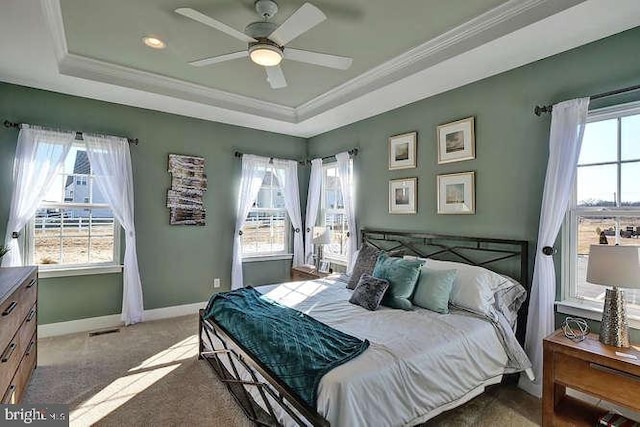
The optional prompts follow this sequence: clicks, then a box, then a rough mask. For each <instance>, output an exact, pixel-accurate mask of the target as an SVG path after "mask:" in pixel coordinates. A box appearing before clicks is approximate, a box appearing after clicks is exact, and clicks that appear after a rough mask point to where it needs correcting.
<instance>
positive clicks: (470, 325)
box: [199, 230, 528, 426]
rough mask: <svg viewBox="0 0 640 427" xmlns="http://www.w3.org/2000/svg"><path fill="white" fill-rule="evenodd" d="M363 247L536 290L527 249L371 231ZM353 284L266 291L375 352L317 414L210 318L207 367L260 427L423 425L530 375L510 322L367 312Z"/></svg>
mask: <svg viewBox="0 0 640 427" xmlns="http://www.w3.org/2000/svg"><path fill="white" fill-rule="evenodd" d="M362 241H363V244H366V245H372V246H375V247H377V248H380V249H383V250H385V251H386V252H388V253H391V254H394V255H396V256H398V255H401V256H410V257H420V258H425V259H428V260H434V259H439V260H440V261H433V262H442V263H443V264H446V263H447V261H454V262H464V263H465V264H467V265H473V266H484V267H491V270H493V271H497V272H499V273H501V274H506V275H508V276H509V277H512V278H514V279H516V280H517V281H518V282H520V284H522V285H524V286H525V287H526V285H527V277H528V252H527V242H526V241H516V240H505V239H494V238H489V239H481V238H476V237H458V236H442V235H434V234H425V233H405V232H394V231H388V230H363V231H362ZM430 262H431V261H430ZM344 280H345V276H344V275H342V276H340V275H334V276H329V277H326V278H323V279H318V280H314V281H306V282H290V283H283V284H279V285H270V286H261V287H258V288H257V290H258V291H259V292H260V293H262V294H264V295H266V296H267V297H268V298H270V299H271V300H274V301H277V302H278V303H280V304H282V305H284V306H288V307H292V308H295V309H296V310H298V311H301V312H303V313H306V314H308V315H310V316H311V317H312V318H314V319H317V320H319V321H320V322H322V323H324V324H326V325H329V326H330V327H332V328H335V329H336V330H338V331H341V332H344V333H346V334H349V335H351V336H354V337H358V338H361V339H366V340H368V341H369V342H370V346H369V348H367V350H365V351H364V352H363V353H362V354H360V355H359V356H358V357H356V358H354V359H353V360H350V361H348V362H346V363H344V364H342V365H340V366H338V367H336V368H334V369H332V370H331V371H329V372H328V373H327V374H325V375H324V376H323V377H322V379H321V380H320V383H319V385H318V390H317V402H316V405H315V406H313V405H310V404H308V403H305V401H303V400H302V399H300V397H299V395H298V394H296V393H295V391H293V390H292V389H291V388H290V387H289V386H288V385H287V384H286V383H285V382H284V381H282V380H281V379H280V378H278V377H277V376H276V375H274V374H273V371H271V370H270V369H269V368H268V367H266V366H265V365H264V364H263V363H261V361H260V360H256V358H255V357H254V356H253V354H252V353H251V352H249V351H247V350H246V349H245V347H244V346H243V345H242V343H240V342H238V340H237V339H236V338H234V337H233V336H232V334H230V333H229V332H228V331H227V330H226V329H225V328H224V327H222V326H221V325H220V324H217V322H216V321H215V320H214V319H206V320H205V319H204V313H201V317H200V350H199V354H200V358H202V359H204V360H206V361H207V362H208V363H209V365H210V366H211V367H212V369H213V370H214V371H215V372H216V373H217V375H218V376H219V378H220V379H221V380H222V381H223V382H224V383H225V384H226V385H227V387H228V388H229V390H230V391H231V393H232V394H233V396H234V397H235V398H236V400H237V402H238V403H239V404H240V406H241V407H242V409H243V410H244V412H245V414H246V415H247V416H248V418H250V419H251V420H252V421H254V422H255V423H256V424H257V425H286V426H289V425H316V426H326V425H332V426H360V425H361V426H367V425H381V426H383V425H384V426H386V425H394V426H395V425H416V424H419V423H422V422H424V421H426V420H428V419H430V418H432V417H434V416H436V415H438V414H439V413H441V412H443V411H446V410H449V409H452V408H454V407H456V406H458V405H461V404H463V403H465V402H467V401H468V400H470V399H472V398H473V397H475V396H477V395H478V394H480V393H482V392H483V391H484V389H485V387H486V386H488V385H491V384H497V383H499V382H501V381H502V380H503V377H504V375H505V374H510V373H515V372H518V371H522V370H525V369H527V362H528V359H526V356H523V355H524V352H523V351H522V348H521V347H520V346H519V345H518V343H517V341H516V337H515V334H514V331H513V330H512V329H511V327H505V322H504V320H505V319H501V320H502V322H496V321H490V320H489V319H487V318H486V316H484V315H481V314H480V313H477V312H473V311H470V310H466V309H463V308H456V307H452V310H451V312H450V314H447V315H442V314H439V313H435V312H432V311H430V310H426V309H422V308H416V309H415V310H413V311H403V310H397V309H391V308H387V307H381V308H380V309H378V310H376V311H367V310H364V309H362V308H361V307H359V306H357V305H353V304H351V303H349V302H348V300H349V297H350V295H351V293H352V292H353V291H351V290H349V289H347V288H346V283H345V282H344ZM526 305H527V304H526V303H525V304H523V307H524V308H526ZM523 319H526V313H523V312H520V313H518V316H517V318H515V317H514V318H513V319H512V320H513V322H517V323H518V326H517V328H515V330H516V333H517V334H518V335H520V336H522V333H523V332H524V323H523V322H524V320H523ZM513 322H512V323H511V324H512V325H513ZM500 323H502V325H500ZM506 323H509V322H508V321H507V322H506ZM501 326H502V327H501ZM505 329H508V330H507V331H505ZM514 354H515V355H514ZM514 359H515V360H514Z"/></svg>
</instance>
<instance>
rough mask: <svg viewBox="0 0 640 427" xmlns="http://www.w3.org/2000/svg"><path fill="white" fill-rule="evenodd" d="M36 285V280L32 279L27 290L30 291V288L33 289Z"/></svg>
mask: <svg viewBox="0 0 640 427" xmlns="http://www.w3.org/2000/svg"><path fill="white" fill-rule="evenodd" d="M35 284H36V278H35V277H34V278H33V279H31V281H30V282H29V284H28V285H27V289H29V288H30V287H32V286H33V285H35Z"/></svg>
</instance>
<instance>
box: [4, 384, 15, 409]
mask: <svg viewBox="0 0 640 427" xmlns="http://www.w3.org/2000/svg"><path fill="white" fill-rule="evenodd" d="M15 392H16V385H15V384H11V385H10V386H9V388H8V389H7V394H5V396H7V398H6V399H5V400H4V402H2V403H3V404H10V405H11V404H14V403H15V401H14V400H13V398H14V394H15Z"/></svg>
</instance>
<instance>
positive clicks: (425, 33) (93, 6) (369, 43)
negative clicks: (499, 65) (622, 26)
mask: <svg viewBox="0 0 640 427" xmlns="http://www.w3.org/2000/svg"><path fill="white" fill-rule="evenodd" d="M303 3H304V0H278V5H279V9H280V10H279V12H278V13H277V15H276V16H275V17H274V21H275V22H277V23H281V22H283V21H284V20H285V19H286V18H287V17H288V16H289V15H291V14H292V13H293V12H294V11H295V10H296V9H297V8H298V7H300V6H301V5H302V4H303ZM312 3H313V4H314V5H315V6H317V7H319V8H320V9H321V10H323V11H324V12H325V14H326V15H327V20H325V21H324V22H322V23H320V24H319V25H317V26H316V27H314V28H312V29H311V30H310V31H308V32H307V33H305V34H303V35H301V36H300V37H298V38H297V39H295V40H294V41H293V42H292V43H291V44H290V45H288V46H289V47H294V48H299V49H306V50H312V51H317V52H323V53H331V54H336V55H341V56H350V57H352V58H353V65H352V66H351V68H350V69H348V70H346V71H341V70H333V69H328V68H324V67H319V66H314V65H307V64H301V63H296V62H293V61H287V60H285V61H284V62H283V63H282V69H283V71H284V73H285V75H286V78H287V81H288V83H289V85H288V87H286V88H283V89H271V88H270V87H269V84H268V83H267V82H266V76H265V71H264V69H263V67H260V66H258V65H256V64H253V63H252V62H251V61H250V60H249V59H248V58H242V59H236V60H233V61H229V62H225V63H220V64H216V65H210V66H206V67H194V66H191V65H189V64H188V62H189V61H193V60H196V59H200V58H204V57H210V56H216V55H222V54H225V53H230V52H237V51H241V50H245V49H246V44H244V43H243V42H241V41H239V40H236V39H234V38H232V37H230V36H228V35H227V34H224V33H222V32H220V31H217V30H215V29H212V28H209V27H206V26H204V25H202V24H199V23H196V22H194V21H192V20H189V19H187V18H185V17H183V16H180V15H178V14H176V13H174V9H176V8H178V7H192V8H194V9H197V10H199V11H201V12H202V13H204V14H206V15H209V16H211V17H214V18H215V19H218V20H219V21H222V22H223V23H225V24H227V25H230V26H231V27H233V28H236V29H238V30H240V31H242V30H243V29H244V28H245V26H246V25H247V24H249V23H250V22H254V21H258V20H259V19H258V16H257V14H256V12H255V10H254V9H253V1H252V0H242V1H232V0H208V1H203V0H193V1H187V2H185V1H184V0H180V1H177V0H135V1H131V0H109V1H104V0H61V1H60V4H61V9H62V18H63V23H64V32H65V35H66V42H67V48H68V51H69V53H72V54H76V55H81V56H84V57H89V58H94V59H98V60H101V61H105V62H108V63H112V64H117V65H122V66H125V67H130V68H134V69H136V70H143V71H147V72H151V73H154V74H160V75H163V76H168V77H172V78H175V79H178V80H183V81H187V82H191V83H195V84H198V85H202V86H205V87H208V88H213V89H220V90H223V91H226V92H231V93H235V94H239V95H244V96H248V97H252V98H257V99H260V100H264V101H269V102H274V103H277V104H281V105H285V106H289V107H297V106H299V105H301V104H303V103H305V102H307V101H309V100H311V99H313V98H315V97H317V96H318V95H320V94H322V93H324V92H326V91H328V90H329V89H331V88H333V87H336V86H338V85H339V84H341V83H344V82H346V81H348V80H350V79H352V78H354V77H356V76H358V75H360V74H362V73H364V72H365V71H367V70H369V69H371V68H373V67H375V66H377V65H380V64H382V63H383V62H385V61H387V60H389V59H391V58H394V57H396V56H398V55H400V54H401V53H403V52H405V51H407V50H409V49H411V48H413V47H415V46H417V45H419V44H421V43H424V42H425V41H427V40H430V39H433V38H434V37H436V36H438V35H440V34H442V33H444V32H446V31H447V30H450V29H452V28H455V27H457V26H459V25H460V24H463V23H465V22H467V21H469V20H470V19H472V18H474V17H476V16H478V15H481V14H482V13H484V12H487V11H488V10H490V9H493V8H494V7H496V6H498V5H500V4H501V3H504V0H473V1H471V2H470V1H468V0H447V1H442V0H402V1H394V2H390V1H389V0H366V1H365V0H349V1H345V0H312ZM149 34H153V35H155V36H157V37H159V38H160V39H162V40H164V41H165V42H166V43H167V48H166V49H163V50H154V49H150V48H148V47H146V46H145V45H143V44H142V41H141V39H142V37H144V36H146V35H149Z"/></svg>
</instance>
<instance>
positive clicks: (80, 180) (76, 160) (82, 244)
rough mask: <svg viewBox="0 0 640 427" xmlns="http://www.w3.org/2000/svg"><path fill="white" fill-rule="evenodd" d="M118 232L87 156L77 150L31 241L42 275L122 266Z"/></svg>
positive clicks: (46, 200)
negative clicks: (42, 271)
mask: <svg viewBox="0 0 640 427" xmlns="http://www.w3.org/2000/svg"><path fill="white" fill-rule="evenodd" d="M119 237H120V227H119V225H118V224H117V222H116V221H115V219H114V217H113V213H112V212H111V209H110V208H109V205H108V204H107V203H106V201H105V199H104V197H103V195H102V193H101V192H100V190H99V188H98V187H97V185H95V182H94V177H93V176H92V174H91V165H90V164H89V158H88V156H87V152H86V151H85V150H84V149H83V148H82V147H81V146H73V147H72V148H71V150H69V154H68V155H67V158H66V159H65V162H64V166H63V168H62V170H61V171H60V172H59V173H58V175H57V176H56V177H55V178H54V181H53V183H52V185H51V188H50V189H49V191H48V193H47V194H46V195H45V197H44V199H43V200H42V201H41V202H40V204H39V206H38V210H37V211H36V215H35V217H34V219H33V221H32V222H31V226H30V230H29V233H28V240H27V249H28V251H27V253H28V254H29V257H30V262H31V263H33V264H38V265H40V267H41V269H42V270H45V271H46V270H47V269H50V270H53V269H64V268H68V267H73V268H75V267H88V266H108V265H117V264H119Z"/></svg>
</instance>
